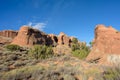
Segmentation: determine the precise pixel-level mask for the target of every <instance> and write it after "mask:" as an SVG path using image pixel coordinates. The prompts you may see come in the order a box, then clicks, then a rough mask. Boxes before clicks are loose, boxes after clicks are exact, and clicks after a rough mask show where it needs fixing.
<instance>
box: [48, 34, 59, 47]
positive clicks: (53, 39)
mask: <svg viewBox="0 0 120 80" xmlns="http://www.w3.org/2000/svg"><path fill="white" fill-rule="evenodd" d="M47 43H48V44H49V45H53V46H57V43H58V38H57V36H56V35H54V34H48V40H47Z"/></svg>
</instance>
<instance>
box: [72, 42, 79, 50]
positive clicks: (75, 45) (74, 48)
mask: <svg viewBox="0 0 120 80" xmlns="http://www.w3.org/2000/svg"><path fill="white" fill-rule="evenodd" d="M71 49H72V51H75V50H79V49H80V45H79V44H72V46H71Z"/></svg>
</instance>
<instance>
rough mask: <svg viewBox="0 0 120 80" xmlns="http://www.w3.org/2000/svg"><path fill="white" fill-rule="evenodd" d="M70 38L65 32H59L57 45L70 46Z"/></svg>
mask: <svg viewBox="0 0 120 80" xmlns="http://www.w3.org/2000/svg"><path fill="white" fill-rule="evenodd" d="M70 42H71V39H70V37H68V36H67V35H66V34H65V33H63V32H61V33H60V34H59V35H58V45H68V46H70Z"/></svg>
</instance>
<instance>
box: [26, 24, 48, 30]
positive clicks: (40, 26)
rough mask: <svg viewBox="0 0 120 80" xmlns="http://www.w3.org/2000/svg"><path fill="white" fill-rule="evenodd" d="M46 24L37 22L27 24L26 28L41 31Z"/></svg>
mask: <svg viewBox="0 0 120 80" xmlns="http://www.w3.org/2000/svg"><path fill="white" fill-rule="evenodd" d="M46 25H47V24H46V23H43V22H39V23H32V22H29V23H28V26H31V27H33V28H34V29H39V30H41V31H43V29H44V28H45V27H46Z"/></svg>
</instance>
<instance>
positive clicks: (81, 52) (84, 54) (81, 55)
mask: <svg viewBox="0 0 120 80" xmlns="http://www.w3.org/2000/svg"><path fill="white" fill-rule="evenodd" d="M72 54H73V56H75V57H78V58H79V59H84V58H86V57H87V55H88V52H87V51H85V50H75V51H73V52H72Z"/></svg>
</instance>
